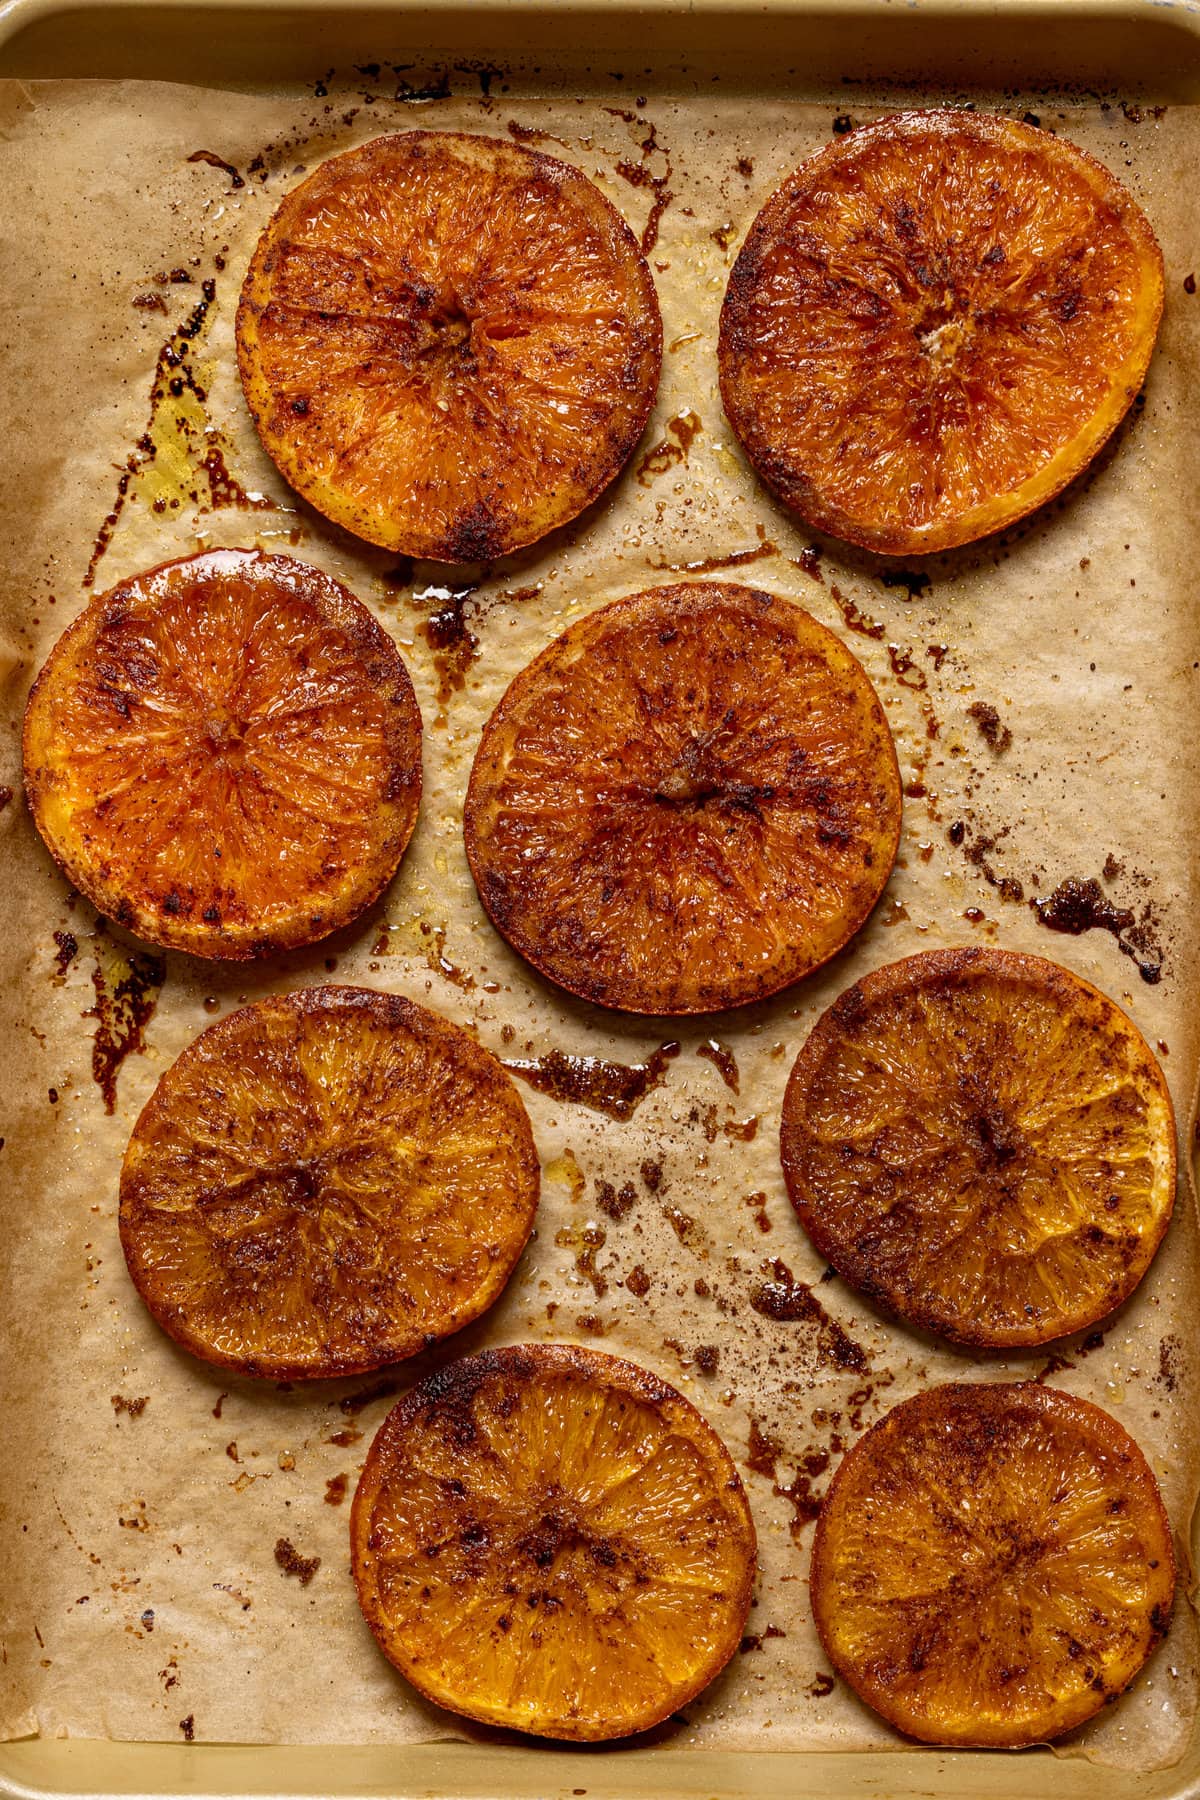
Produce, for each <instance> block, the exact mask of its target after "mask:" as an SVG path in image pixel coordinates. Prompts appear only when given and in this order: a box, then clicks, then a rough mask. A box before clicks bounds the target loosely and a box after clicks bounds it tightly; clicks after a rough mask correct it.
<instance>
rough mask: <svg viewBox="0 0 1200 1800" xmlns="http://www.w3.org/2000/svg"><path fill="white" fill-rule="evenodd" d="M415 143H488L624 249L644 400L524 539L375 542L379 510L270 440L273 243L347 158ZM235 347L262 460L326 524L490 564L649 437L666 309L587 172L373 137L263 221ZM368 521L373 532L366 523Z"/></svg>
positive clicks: (414, 551) (628, 234)
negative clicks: (584, 478)
mask: <svg viewBox="0 0 1200 1800" xmlns="http://www.w3.org/2000/svg"><path fill="white" fill-rule="evenodd" d="M417 141H420V142H422V143H428V142H430V141H436V142H437V143H439V144H440V143H443V142H446V141H449V142H451V143H458V144H462V143H467V144H471V145H473V146H475V145H486V146H487V147H488V149H489V150H490V151H491V152H493V153H494V154H495V153H498V162H499V164H500V165H506V166H508V167H509V168H513V167H520V168H524V169H527V170H530V171H531V172H532V173H533V174H534V175H536V176H537V177H539V178H540V179H542V180H544V181H547V182H549V183H550V184H551V185H552V186H553V187H554V188H556V189H557V190H558V191H559V192H560V193H564V192H569V193H570V194H571V195H572V196H573V197H574V198H575V199H576V201H577V202H578V203H579V204H580V206H581V210H582V211H583V212H584V213H585V214H586V215H587V216H588V217H590V218H592V219H593V220H597V219H598V220H599V221H602V223H603V225H604V226H605V227H606V228H607V230H608V232H609V233H610V234H611V236H612V237H613V238H614V239H615V241H616V243H617V244H618V245H619V246H620V248H621V249H623V250H624V251H625V253H626V256H627V257H628V259H629V273H630V280H631V282H633V281H634V280H635V279H636V285H637V291H638V295H639V298H640V300H641V302H642V307H643V309H644V311H645V313H646V314H647V319H646V320H645V321H644V322H643V323H642V324H641V325H639V326H638V327H637V328H636V330H635V331H634V332H633V341H632V343H631V346H630V362H631V364H632V363H635V362H637V363H640V362H643V361H645V360H646V359H647V358H648V359H649V363H648V366H647V368H646V369H645V371H644V374H643V377H642V381H641V387H642V394H641V398H640V401H639V404H638V406H637V408H636V409H634V410H633V411H632V412H630V413H629V415H628V417H627V420H626V424H625V427H624V429H622V430H620V431H617V432H610V433H609V440H608V446H607V448H608V454H607V456H606V457H605V458H604V460H603V462H602V463H599V464H598V465H597V470H596V471H595V473H594V474H593V475H592V477H591V480H590V483H583V482H579V483H577V484H576V485H577V486H578V488H579V492H580V494H581V496H582V497H581V498H580V499H579V502H578V504H577V505H573V506H572V507H571V509H570V510H568V511H565V512H563V513H562V514H561V516H557V517H553V518H551V520H550V522H549V523H547V524H540V525H538V526H537V527H536V528H534V529H532V530H530V531H529V532H528V533H522V532H521V531H518V530H512V529H510V530H509V531H507V532H504V531H503V530H502V529H500V528H499V527H494V528H492V527H489V528H488V529H487V530H486V531H485V529H484V527H483V526H482V525H481V526H480V527H479V528H478V529H477V530H473V531H472V532H471V533H470V534H469V535H470V540H471V541H470V542H463V541H462V538H461V535H459V534H456V532H455V531H453V530H452V531H450V532H448V533H447V534H446V535H445V536H439V535H438V534H437V533H435V532H433V531H428V532H424V533H415V532H411V531H410V532H408V533H407V534H406V533H404V532H403V531H400V532H397V531H396V530H390V531H388V530H385V531H384V532H383V534H382V535H380V528H379V522H378V520H379V509H375V512H374V513H373V515H372V519H371V520H367V521H366V522H365V524H364V520H363V518H362V516H361V512H360V509H358V508H357V507H355V506H352V505H344V504H342V503H341V501H340V498H339V493H338V490H337V488H336V486H335V485H333V484H330V483H328V482H325V481H314V480H313V479H312V478H311V477H310V478H306V477H305V472H304V469H303V466H302V464H301V463H300V461H299V458H298V457H297V456H296V454H295V453H294V452H293V451H292V449H291V446H290V445H289V444H288V441H287V440H286V439H285V438H284V437H282V436H280V435H279V434H276V433H273V432H272V431H271V428H270V424H269V413H270V409H271V407H272V404H273V401H274V395H273V391H272V389H271V387H270V385H269V383H268V381H267V377H266V374H265V372H264V370H263V368H262V363H261V357H260V347H259V336H258V324H259V320H260V318H261V317H262V314H263V312H264V311H265V310H266V308H267V307H268V305H269V304H270V298H271V295H270V281H269V277H270V274H271V270H272V261H273V257H274V254H275V250H276V247H277V240H278V238H279V236H280V234H281V233H282V232H284V231H285V230H286V229H287V227H288V224H289V222H290V220H291V218H292V217H293V215H294V214H295V213H296V211H297V210H298V209H299V207H300V205H301V204H302V199H301V197H302V196H304V197H305V198H310V197H311V195H313V194H316V195H318V196H320V195H321V194H323V193H324V192H325V191H326V190H327V189H328V188H330V187H331V186H336V183H337V175H336V174H335V173H334V170H335V167H336V169H338V170H344V169H345V168H346V165H347V163H348V162H349V161H351V160H352V159H353V161H354V162H355V163H356V164H366V165H367V166H368V167H370V165H371V164H372V162H374V161H377V160H378V159H379V157H380V155H381V154H382V153H384V152H385V150H390V149H392V148H393V147H394V146H407V145H409V144H414V143H416V142H417ZM463 162H464V167H465V168H467V169H470V168H471V167H472V165H471V161H470V159H469V158H464V159H463ZM234 341H235V349H236V355H237V365H238V373H239V376H240V379H241V384H242V392H243V395H244V397H245V401H246V406H247V410H248V411H249V413H250V417H251V420H252V421H253V424H254V428H255V431H256V432H257V433H258V436H259V439H260V441H261V443H262V445H263V448H264V450H265V451H266V452H267V455H268V456H269V457H270V458H271V460H272V462H274V463H275V465H276V467H277V468H279V469H280V471H281V472H282V473H283V475H284V476H285V478H286V479H287V480H288V481H289V482H290V484H291V485H292V486H293V487H294V488H295V489H296V491H297V492H298V493H300V494H302V495H303V496H304V498H305V499H307V500H308V501H309V503H310V505H312V506H313V507H315V508H316V510H317V511H318V512H320V513H322V514H323V516H324V517H326V518H328V519H329V520H330V521H331V522H332V523H333V524H335V525H338V526H340V527H342V528H343V529H345V530H347V531H351V532H352V533H353V534H354V535H355V536H358V537H361V538H362V539H363V540H364V541H365V542H367V543H375V544H378V545H380V546H382V547H383V548H386V549H390V550H393V551H395V552H397V553H399V552H404V553H406V554H408V555H410V556H416V557H425V558H427V559H428V560H429V561H432V562H461V561H481V560H482V561H486V560H490V559H492V558H495V557H497V556H505V555H511V554H513V553H515V552H516V551H519V550H525V549H528V548H529V547H530V545H532V544H536V543H538V542H540V541H541V539H542V538H544V537H546V536H547V535H548V534H549V533H550V532H551V531H557V530H560V529H561V528H562V527H563V526H565V525H569V524H570V523H571V522H572V521H573V520H574V519H577V518H578V517H579V515H580V513H582V512H584V511H585V510H586V509H587V507H589V506H590V505H591V504H592V503H593V501H595V500H597V499H598V498H599V496H600V495H601V494H602V493H603V492H604V491H605V489H606V488H608V487H609V486H610V485H611V484H612V482H613V481H614V480H615V479H616V477H617V476H618V474H619V473H620V471H621V470H622V469H623V468H624V466H625V464H626V463H627V462H628V461H629V458H630V456H631V455H632V454H633V451H634V449H635V448H636V446H637V444H638V441H639V440H640V438H641V436H642V433H643V432H644V431H645V428H646V424H647V422H648V420H649V418H650V414H651V412H652V411H653V409H654V402H655V399H656V397H657V393H658V386H659V381H660V379H661V375H662V350H663V324H662V311H661V308H660V306H659V303H658V290H657V288H656V287H655V285H654V277H653V276H652V275H651V273H650V266H649V263H648V262H647V261H646V258H645V255H644V254H643V252H642V249H641V245H640V244H639V242H638V240H637V237H636V236H635V234H634V232H633V230H632V228H631V227H630V225H629V223H628V221H627V220H626V219H625V218H624V216H623V215H622V214H621V213H620V212H619V211H618V209H617V208H616V207H615V206H614V205H613V203H612V201H611V200H609V198H608V196H607V195H606V194H605V193H603V192H602V190H601V189H600V188H599V187H597V186H596V184H595V182H593V181H592V180H591V179H590V178H589V177H588V176H587V175H585V174H584V172H583V170H582V169H580V168H578V167H576V166H575V165H574V164H571V163H566V162H563V161H561V160H560V159H559V158H557V157H552V156H546V155H545V154H543V153H542V152H541V151H537V150H532V149H529V148H527V147H526V146H524V145H518V144H512V143H509V142H507V141H506V140H504V139H501V138H492V137H488V136H486V135H484V134H482V133H479V134H477V133H470V132H449V131H447V132H440V131H411V132H393V133H390V134H387V135H385V136H382V137H379V138H373V139H370V140H369V141H368V142H367V143H366V144H362V145H359V146H358V147H357V149H355V150H350V151H343V152H340V153H338V154H335V155H333V156H330V157H328V158H327V159H326V160H325V162H323V163H322V164H321V165H320V167H319V168H317V169H316V170H314V172H313V174H312V175H310V176H309V177H308V178H307V179H306V180H305V181H303V182H301V183H300V185H299V187H296V188H293V189H292V190H291V191H290V192H289V193H288V194H286V195H285V196H284V198H283V200H282V201H281V202H280V204H279V206H278V207H277V208H276V210H275V212H274V213H273V215H272V217H271V219H270V220H269V221H268V224H267V226H266V228H265V229H264V231H263V233H262V235H261V237H260V238H259V241H258V243H257V245H256V246H255V250H254V253H253V256H252V257H251V259H250V264H249V266H248V268H247V270H246V276H245V280H244V281H243V284H242V289H241V293H240V295H239V298H238V305H237V311H236V315H235V320H234ZM372 523H373V524H374V531H371V530H368V529H366V528H365V525H371V524H372Z"/></svg>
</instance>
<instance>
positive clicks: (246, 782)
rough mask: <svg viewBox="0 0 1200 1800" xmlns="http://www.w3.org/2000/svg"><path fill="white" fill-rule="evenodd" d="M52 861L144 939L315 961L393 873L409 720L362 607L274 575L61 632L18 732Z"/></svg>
mask: <svg viewBox="0 0 1200 1800" xmlns="http://www.w3.org/2000/svg"><path fill="white" fill-rule="evenodd" d="M25 786H26V791H27V793H28V796H29V805H30V809H31V811H32V813H33V817H34V822H35V824H36V825H37V828H38V830H39V831H40V832H41V834H42V837H43V838H44V839H45V842H46V845H47V847H48V849H49V850H50V853H51V855H52V856H53V857H54V858H55V859H56V861H57V862H58V863H59V864H60V865H61V867H62V869H63V871H64V873H65V874H66V875H67V877H68V879H69V880H70V881H71V882H73V884H74V885H75V886H76V887H77V888H78V889H79V890H80V891H81V892H82V893H83V894H85V895H86V896H87V898H88V899H89V900H90V901H91V902H92V903H93V905H95V906H96V907H98V908H99V910H100V911H101V912H102V913H104V914H106V915H107V916H108V917H109V918H111V919H116V920H117V921H118V923H120V924H122V925H125V926H128V928H129V929H130V930H131V931H134V932H136V933H137V935H138V936H139V937H143V938H146V939H147V940H148V941H149V942H150V943H152V944H160V945H162V946H163V948H164V949H168V950H187V951H189V952H190V953H191V954H192V955H193V956H204V957H227V958H231V959H241V958H246V957H252V956H261V955H265V954H268V953H269V952H271V951H274V950H280V949H285V948H290V947H292V946H294V945H298V944H309V943H312V942H314V940H316V939H317V938H322V937H325V936H327V934H328V933H329V932H331V931H334V930H336V929H337V927H338V926H340V925H345V924H346V923H347V922H348V921H349V920H350V919H353V918H354V917H355V915H356V914H357V913H359V912H361V911H362V909H363V908H364V907H365V906H367V905H369V904H370V902H371V901H372V900H374V899H375V898H376V896H377V895H378V894H379V893H380V892H381V891H382V889H383V888H384V887H385V886H386V885H387V883H388V881H390V879H391V877H392V875H393V874H394V873H395V870H396V865H397V864H398V863H399V861H400V858H401V857H402V856H403V854H404V850H405V846H406V845H407V843H408V840H409V838H410V837H411V836H412V830H413V826H414V824H415V822H416V817H417V807H418V804H419V801H420V796H421V715H420V712H419V711H418V709H417V702H416V698H415V696H414V694H413V688H412V682H411V681H410V680H409V678H408V671H407V670H406V669H405V667H404V664H403V662H402V661H401V660H400V655H399V652H398V651H397V649H396V647H395V645H394V644H393V643H392V640H391V638H390V637H388V635H387V633H386V632H385V631H382V630H381V629H380V627H379V626H378V625H377V624H376V623H375V621H374V619H373V618H372V617H371V615H370V613H369V612H368V611H367V609H366V607H365V606H363V604H362V602H361V601H359V600H356V599H355V598H354V595H353V594H351V593H349V592H348V591H347V589H346V588H344V587H342V586H341V584H340V583H339V582H336V581H333V580H332V579H331V578H330V577H329V576H328V575H324V574H322V572H321V571H320V570H319V569H314V568H310V567H309V566H308V564H306V563H300V562H295V561H294V560H293V559H292V558H291V557H286V556H264V555H261V554H260V553H259V552H257V551H250V550H214V551H210V552H209V553H207V554H205V555H203V556H190V557H186V558H185V559H184V560H183V561H182V562H170V563H164V564H162V566H161V567H159V568H157V569H151V570H150V571H149V572H148V573H146V574H142V575H134V576H131V577H130V579H129V580H128V581H122V582H121V583H119V585H118V586H117V587H115V588H112V589H111V590H110V592H108V593H107V594H103V595H100V596H98V597H97V598H96V599H94V600H93V601H92V602H91V603H90V605H89V606H88V607H87V609H86V611H85V612H83V613H82V614H81V615H80V617H79V618H78V619H77V620H76V621H75V623H74V624H73V625H72V626H71V627H70V628H69V630H67V631H66V632H64V634H63V636H62V637H61V638H60V639H59V641H58V643H57V644H56V645H55V647H54V649H53V650H52V651H51V653H50V657H49V660H48V661H47V663H46V666H45V667H44V669H43V670H42V672H41V674H40V675H39V676H38V679H37V681H36V683H35V684H34V688H33V691H32V693H31V694H30V696H29V705H28V708H27V710H26V714H25Z"/></svg>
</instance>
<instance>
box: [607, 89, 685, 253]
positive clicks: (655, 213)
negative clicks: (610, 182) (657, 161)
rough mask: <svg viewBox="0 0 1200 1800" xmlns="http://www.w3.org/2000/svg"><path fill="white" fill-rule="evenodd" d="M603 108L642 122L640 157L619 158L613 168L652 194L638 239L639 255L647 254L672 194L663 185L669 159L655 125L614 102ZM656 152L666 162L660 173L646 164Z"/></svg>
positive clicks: (667, 177)
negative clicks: (640, 237)
mask: <svg viewBox="0 0 1200 1800" xmlns="http://www.w3.org/2000/svg"><path fill="white" fill-rule="evenodd" d="M604 110H605V112H609V113H612V114H613V115H614V116H615V117H616V118H618V119H624V120H625V122H626V123H627V124H629V125H645V126H646V135H645V137H644V138H643V139H642V143H641V151H642V158H641V161H640V162H636V163H635V162H619V163H617V164H616V172H617V174H618V175H619V176H620V177H621V179H622V180H623V181H627V182H628V183H629V185H630V187H635V188H649V189H650V192H651V193H652V194H653V196H654V198H653V200H652V201H651V203H650V216H649V218H648V219H647V220H646V223H645V226H644V227H643V230H642V240H641V242H642V255H643V256H649V254H650V252H651V250H653V248H654V246H655V244H657V242H658V227H659V222H660V221H661V219H662V216H663V214H664V213H665V212H666V210H667V208H668V206H670V204H671V202H672V200H673V199H674V198H675V196H674V194H673V193H672V192H671V190H670V188H669V187H668V186H667V183H668V182H669V181H670V179H671V159H670V157H669V156H667V153H666V151H665V149H664V148H663V146H662V145H661V144H660V143H659V141H658V132H657V129H656V127H655V126H653V125H652V124H650V122H649V120H648V119H639V118H638V116H637V114H636V113H632V112H627V111H625V110H624V109H623V108H622V107H618V106H606V107H605V109H604ZM656 153H657V154H658V155H659V156H661V157H663V158H664V160H665V162H666V165H667V166H666V169H665V170H664V172H663V173H662V174H661V175H655V174H652V173H651V170H650V166H649V163H650V158H651V157H652V156H654V155H655V154H656Z"/></svg>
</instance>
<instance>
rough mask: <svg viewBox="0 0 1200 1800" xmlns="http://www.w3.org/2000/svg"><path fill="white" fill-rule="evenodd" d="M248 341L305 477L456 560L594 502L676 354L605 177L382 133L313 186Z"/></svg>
mask: <svg viewBox="0 0 1200 1800" xmlns="http://www.w3.org/2000/svg"><path fill="white" fill-rule="evenodd" d="M237 339H238V362H239V365H240V368H241V373H242V385H243V387H244V389H245V393H246V401H247V404H248V405H249V408H250V411H251V414H252V415H253V417H254V422H255V424H256V425H257V427H258V431H259V435H260V437H261V438H262V441H263V443H264V445H265V446H266V449H267V451H268V453H269V455H270V456H272V457H273V458H274V460H275V462H276V463H277V464H278V465H279V468H280V470H281V471H282V473H283V474H284V475H285V476H286V477H287V479H288V481H290V482H291V484H292V486H293V487H294V488H296V489H298V491H299V492H300V493H301V494H303V496H304V498H305V499H306V500H309V501H311V503H312V504H313V505H314V506H315V507H317V509H318V510H319V511H320V512H323V513H324V514H325V515H326V517H327V518H330V519H332V520H333V521H334V522H335V524H338V525H344V526H345V527H346V529H347V530H349V531H353V532H356V533H357V535H358V536H359V537H362V538H366V539H367V540H368V541H369V542H370V543H372V544H383V545H386V547H387V548H388V549H389V550H398V551H403V552H404V553H405V554H407V555H409V556H423V557H432V558H435V559H440V560H442V561H449V562H471V561H476V560H479V559H483V558H487V557H493V556H499V555H500V554H502V553H503V552H505V551H508V550H516V549H518V548H519V547H520V546H521V545H523V544H531V543H533V542H534V541H535V540H536V539H537V538H540V537H544V536H545V534H546V533H547V532H548V531H552V530H553V529H554V527H555V526H558V525H565V524H566V523H567V521H568V520H570V519H573V518H574V517H575V516H576V514H577V513H579V512H582V510H583V508H584V507H585V506H586V505H587V504H588V503H589V501H591V500H594V499H595V498H596V496H597V495H598V494H599V493H600V491H601V489H602V488H604V487H606V486H607V485H608V483H609V482H610V481H611V480H612V479H613V477H614V476H615V475H616V474H617V472H618V470H619V469H620V468H621V466H622V464H623V463H624V462H625V460H626V458H627V457H628V455H629V453H630V451H631V450H632V449H633V447H634V445H635V444H636V443H637V440H638V438H639V437H640V436H641V434H642V429H643V427H644V425H645V423H646V420H647V418H648V417H649V414H650V408H651V406H652V405H653V404H654V395H655V391H656V389H657V387H658V375H659V367H660V364H661V360H662V322H661V320H660V318H659V312H658V300H657V298H656V296H655V292H654V282H653V279H652V277H651V274H650V271H649V269H648V267H647V265H646V259H645V257H644V256H643V255H642V253H641V251H640V250H639V248H638V245H637V241H636V239H635V238H634V236H633V233H632V232H631V231H630V230H629V227H628V226H627V225H626V223H625V221H624V220H623V219H622V218H621V215H620V214H619V213H618V212H617V211H616V209H615V208H614V207H613V206H611V205H610V203H609V202H608V201H607V200H606V199H605V197H604V195H603V194H602V193H601V192H600V190H599V188H597V187H595V186H594V185H593V183H592V182H590V181H589V180H588V179H587V177H586V176H584V175H582V174H581V173H580V172H579V170H578V169H574V168H571V167H569V166H568V165H567V164H566V163H561V162H556V161H555V160H554V159H553V158H552V157H549V156H542V155H541V154H540V153H538V152H536V151H533V150H525V149H522V148H521V147H520V146H519V145H516V144H512V143H501V142H499V141H497V140H496V139H494V138H486V137H471V136H466V135H462V134H460V133H457V132H449V131H410V132H404V133H402V134H401V135H399V136H396V137H381V138H375V139H374V140H373V141H372V142H370V143H368V144H363V145H360V146H359V148H358V149H356V150H347V151H346V152H344V154H342V155H341V156H334V157H331V158H330V159H329V161H328V162H324V163H322V164H321V166H320V168H318V169H317V170H316V172H315V173H314V174H312V175H310V176H309V178H308V180H307V181H304V182H301V184H300V185H299V187H296V188H293V190H292V191H291V193H290V194H288V196H287V198H286V199H285V200H284V202H283V205H282V206H281V207H280V208H279V211H278V212H277V213H276V214H275V217H274V218H273V219H272V221H271V223H270V225H269V226H268V227H267V229H266V231H265V232H264V233H263V236H262V238H261V239H260V241H259V244H258V248H257V250H256V251H255V253H254V256H253V259H252V261H251V263H250V268H249V272H248V273H247V276H246V283H245V286H244V288H243V289H242V300H241V305H240V307H239V309H238V318H237Z"/></svg>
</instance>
